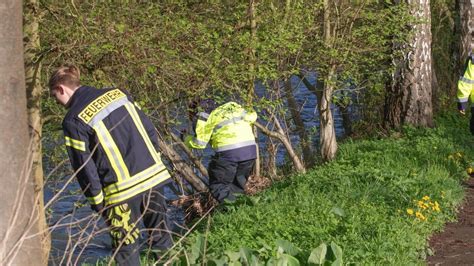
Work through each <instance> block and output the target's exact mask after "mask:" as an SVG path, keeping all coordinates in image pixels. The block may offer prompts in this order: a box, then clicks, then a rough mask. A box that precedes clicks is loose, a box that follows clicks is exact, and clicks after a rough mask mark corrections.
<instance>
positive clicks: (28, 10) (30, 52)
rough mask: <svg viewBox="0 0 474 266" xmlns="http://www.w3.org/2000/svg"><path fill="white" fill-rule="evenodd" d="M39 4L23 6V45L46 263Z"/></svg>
mask: <svg viewBox="0 0 474 266" xmlns="http://www.w3.org/2000/svg"><path fill="white" fill-rule="evenodd" d="M39 15H40V14H39V5H38V2H37V1H36V0H29V1H26V2H25V10H24V35H25V38H24V45H25V80H26V97H27V109H28V126H29V130H30V141H31V145H32V150H31V152H32V160H33V162H32V163H33V166H32V170H31V171H32V176H33V180H34V182H35V197H36V198H37V199H38V202H37V203H38V206H37V208H38V210H39V212H38V219H39V220H38V226H39V228H38V230H39V231H40V232H44V233H43V235H42V237H43V239H42V241H41V243H42V250H43V252H44V254H43V263H42V264H44V265H46V264H48V257H49V250H50V248H51V239H50V235H49V231H48V224H47V223H46V217H45V211H44V197H43V187H44V177H43V164H42V147H41V133H42V128H43V124H42V121H41V93H42V87H41V81H40V76H41V58H40V56H39V54H40V49H41V46H40V38H39V29H38V20H39Z"/></svg>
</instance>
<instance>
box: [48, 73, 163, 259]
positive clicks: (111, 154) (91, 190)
mask: <svg viewBox="0 0 474 266" xmlns="http://www.w3.org/2000/svg"><path fill="white" fill-rule="evenodd" d="M49 88H50V94H51V96H52V97H54V98H56V101H57V102H58V103H59V104H61V105H63V106H64V107H65V108H67V109H68V111H67V114H66V116H65V117H64V120H63V123H62V127H63V130H64V138H65V144H66V148H67V151H68V155H69V159H70V161H71V164H72V166H73V168H74V170H75V171H76V174H77V176H76V177H77V180H78V182H79V184H80V186H81V188H82V190H83V192H84V195H85V197H86V198H87V200H88V201H89V203H90V205H91V208H92V209H93V210H95V211H96V212H98V213H100V214H101V215H102V216H103V217H104V219H105V220H106V222H107V224H108V226H109V230H110V236H111V238H112V246H113V249H114V253H115V252H116V256H115V261H116V262H117V264H118V265H140V260H139V259H140V257H139V256H140V252H139V249H140V245H139V236H140V232H139V228H138V224H139V222H140V220H143V223H144V226H145V228H146V229H147V231H148V238H147V243H148V244H149V245H150V246H151V247H152V248H153V249H154V250H159V251H164V250H167V249H169V248H170V247H171V245H172V238H171V233H170V231H169V229H168V224H167V219H166V209H167V207H166V202H165V198H164V196H163V188H164V185H166V184H168V183H169V182H170V174H169V172H168V170H167V169H166V167H165V165H163V163H162V161H161V158H160V153H159V152H158V144H157V134H156V131H155V128H154V126H153V124H152V123H151V121H150V120H149V118H148V117H147V116H146V115H145V114H144V113H143V112H142V111H141V110H140V108H139V107H138V106H137V105H136V104H135V102H134V101H133V99H132V98H131V96H130V95H129V93H128V92H127V91H125V90H123V89H117V88H109V89H96V88H93V87H89V86H83V85H81V84H80V73H79V69H78V68H77V67H75V66H72V65H68V66H63V67H60V68H59V69H58V70H56V71H55V72H54V73H53V75H52V76H51V78H50V80H49Z"/></svg>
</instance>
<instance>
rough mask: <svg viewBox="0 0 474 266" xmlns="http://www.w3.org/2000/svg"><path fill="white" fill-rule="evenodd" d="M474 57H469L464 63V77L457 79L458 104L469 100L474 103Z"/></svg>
mask: <svg viewBox="0 0 474 266" xmlns="http://www.w3.org/2000/svg"><path fill="white" fill-rule="evenodd" d="M473 89H474V55H471V56H469V58H468V59H467V62H466V68H465V70H464V75H463V76H462V77H460V78H459V81H458V91H457V98H458V102H460V103H467V101H468V100H469V99H470V101H471V103H474V90H473Z"/></svg>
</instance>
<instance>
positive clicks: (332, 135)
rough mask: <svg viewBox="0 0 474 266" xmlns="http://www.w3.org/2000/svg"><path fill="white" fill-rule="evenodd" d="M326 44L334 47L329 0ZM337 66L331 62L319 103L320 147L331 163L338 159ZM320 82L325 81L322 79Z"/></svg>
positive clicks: (325, 9) (325, 0)
mask: <svg viewBox="0 0 474 266" xmlns="http://www.w3.org/2000/svg"><path fill="white" fill-rule="evenodd" d="M323 23H324V44H325V45H326V46H327V47H331V46H332V37H331V9H330V7H329V0H324V21H323ZM335 75H336V66H335V65H334V64H331V62H329V66H328V73H327V77H326V78H325V79H324V87H323V94H322V97H321V99H320V101H319V102H318V107H319V113H320V116H321V120H320V136H319V141H320V147H321V157H322V159H323V161H325V162H327V161H331V160H333V159H334V158H335V157H336V152H337V141H336V130H335V129H334V119H333V116H332V112H331V100H332V94H333V92H334V83H333V81H334V80H335V78H334V77H335ZM320 80H323V79H322V78H321V79H320Z"/></svg>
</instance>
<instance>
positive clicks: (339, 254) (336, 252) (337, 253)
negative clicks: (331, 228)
mask: <svg viewBox="0 0 474 266" xmlns="http://www.w3.org/2000/svg"><path fill="white" fill-rule="evenodd" d="M331 249H332V253H333V254H334V256H335V257H336V261H337V260H341V263H342V248H341V247H340V246H338V245H337V244H336V243H334V242H331Z"/></svg>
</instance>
